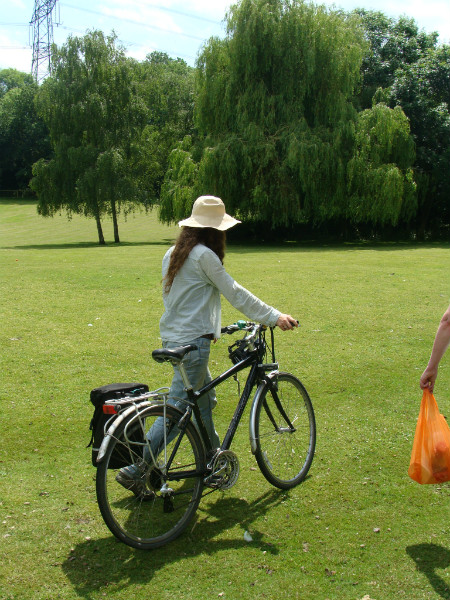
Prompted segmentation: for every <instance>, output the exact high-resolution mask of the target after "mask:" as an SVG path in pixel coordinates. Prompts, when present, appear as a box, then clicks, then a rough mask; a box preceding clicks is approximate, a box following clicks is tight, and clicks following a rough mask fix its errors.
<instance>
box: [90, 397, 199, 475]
mask: <svg viewBox="0 0 450 600" xmlns="http://www.w3.org/2000/svg"><path fill="white" fill-rule="evenodd" d="M149 406H155V402H141V403H140V404H139V411H136V407H135V406H130V407H129V408H127V409H126V410H125V411H124V412H123V413H121V414H120V415H118V417H117V418H116V419H114V421H113V422H112V424H111V426H110V427H109V428H108V431H107V432H106V434H105V437H104V438H103V441H102V443H101V444H100V449H99V451H98V454H97V460H96V462H97V463H100V462H101V461H102V460H103V459H104V457H105V454H106V451H107V449H108V445H109V442H110V441H111V439H112V438H113V437H114V434H115V432H116V431H117V428H118V427H119V426H120V425H121V424H122V423H123V422H124V421H125V419H127V418H128V417H129V416H130V415H133V414H134V415H135V416H136V418H137V417H138V415H139V413H140V412H141V410H140V409H141V408H147V407H149ZM169 411H171V412H172V413H178V414H179V416H180V420H181V418H182V417H183V415H184V412H183V411H181V410H180V409H179V408H177V407H176V406H170V405H167V412H169ZM192 423H193V425H194V426H195V423H194V422H192ZM200 439H201V438H200Z"/></svg>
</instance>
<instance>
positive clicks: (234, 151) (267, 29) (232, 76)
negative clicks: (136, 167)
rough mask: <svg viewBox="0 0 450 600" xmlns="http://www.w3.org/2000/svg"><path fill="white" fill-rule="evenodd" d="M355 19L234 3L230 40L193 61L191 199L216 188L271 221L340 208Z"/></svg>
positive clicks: (271, 0) (238, 209)
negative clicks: (194, 174) (194, 170)
mask: <svg viewBox="0 0 450 600" xmlns="http://www.w3.org/2000/svg"><path fill="white" fill-rule="evenodd" d="M358 23H359V22H358V20H357V19H356V18H355V17H354V16H348V15H347V16H346V15H344V14H341V13H338V12H335V11H328V10H327V9H326V8H325V7H323V6H319V7H316V6H313V5H310V4H306V3H304V2H302V1H300V0H291V1H287V0H242V1H241V2H240V3H238V4H236V5H234V6H232V7H231V9H230V12H229V14H228V15H227V35H226V38H225V39H223V40H219V39H216V38H212V39H211V40H209V42H208V43H207V44H206V45H205V47H204V48H203V51H202V53H201V54H200V56H199V59H198V65H197V66H198V69H197V96H196V124H197V128H198V131H199V134H200V136H201V147H202V154H201V159H200V161H199V166H198V178H197V185H196V186H195V187H194V189H193V190H192V197H193V196H195V194H196V193H198V192H199V191H202V192H204V193H206V192H207V193H215V194H218V195H220V196H221V197H222V198H223V199H224V200H225V202H226V204H227V209H228V208H229V209H230V210H231V211H232V212H234V213H235V214H237V215H239V216H240V217H241V218H245V219H252V220H254V221H260V222H261V221H264V222H270V223H271V224H272V226H284V225H287V224H290V223H296V222H297V223H298V222H304V221H314V222H321V221H322V220H324V219H326V218H329V217H330V216H331V215H335V214H340V213H342V212H343V210H344V208H343V207H344V198H345V194H346V164H347V161H348V159H349V157H350V156H351V154H352V149H353V136H354V120H355V117H356V112H355V109H354V108H353V106H352V103H351V98H352V96H353V94H354V92H355V89H356V87H357V85H358V83H359V79H360V66H361V61H362V57H363V55H364V49H365V42H364V40H363V34H362V30H361V29H360V27H359V24H358ZM169 189H172V190H175V189H176V184H175V185H172V186H169ZM164 201H165V202H166V204H167V203H168V202H169V201H170V197H169V198H166V197H165V198H164ZM176 208H177V207H176V206H174V207H173V217H174V218H178V217H180V216H181V215H180V214H177V212H176Z"/></svg>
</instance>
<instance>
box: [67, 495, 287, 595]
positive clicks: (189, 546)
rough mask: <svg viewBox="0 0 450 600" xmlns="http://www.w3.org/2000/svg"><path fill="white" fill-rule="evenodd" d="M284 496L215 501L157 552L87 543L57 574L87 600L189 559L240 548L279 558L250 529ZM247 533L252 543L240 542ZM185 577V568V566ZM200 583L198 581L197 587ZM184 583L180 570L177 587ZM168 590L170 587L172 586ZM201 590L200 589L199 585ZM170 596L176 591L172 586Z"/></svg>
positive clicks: (102, 541) (271, 546)
mask: <svg viewBox="0 0 450 600" xmlns="http://www.w3.org/2000/svg"><path fill="white" fill-rule="evenodd" d="M286 493H287V492H286V491H281V490H270V491H268V492H266V493H265V494H263V495H262V496H260V497H259V498H256V500H254V501H252V502H247V501H246V500H244V499H242V498H225V497H222V498H217V499H216V501H214V500H213V502H212V504H211V505H209V506H208V507H206V508H202V505H200V508H199V510H198V511H197V514H196V516H195V518H194V519H193V521H192V522H191V523H190V524H189V525H188V527H187V529H186V530H185V532H184V533H182V534H181V536H180V537H179V538H178V539H176V540H175V541H174V542H172V543H170V544H168V545H167V546H163V547H162V548H158V549H156V550H151V551H148V550H135V549H133V548H130V547H128V546H126V545H125V544H122V543H121V542H119V541H117V540H116V539H115V538H114V537H113V536H112V535H110V536H109V537H107V538H103V539H98V540H88V541H85V542H82V543H81V544H78V545H77V546H76V547H75V548H73V549H72V551H71V553H70V555H69V556H68V557H67V559H66V560H65V561H64V562H63V564H62V570H63V572H64V573H65V575H66V577H67V578H68V580H69V581H70V582H71V583H72V586H73V588H74V589H75V590H76V592H77V594H78V595H79V596H82V597H84V598H86V599H90V598H92V597H93V595H95V597H98V591H99V590H102V589H107V587H108V586H109V585H114V593H118V592H120V590H125V589H126V588H127V587H128V586H129V585H130V584H132V585H139V584H140V585H145V584H147V583H149V582H150V581H151V580H152V578H153V575H154V573H155V572H157V571H158V570H159V569H161V568H162V567H164V566H165V565H167V564H169V563H173V562H177V561H180V560H186V559H189V558H190V557H193V556H199V555H203V554H204V555H205V556H213V555H214V554H215V553H216V552H220V551H224V550H228V549H232V550H240V549H241V548H244V547H249V546H250V547H255V546H256V547H257V548H259V549H261V551H263V550H265V551H266V552H267V553H268V554H278V552H279V550H278V548H277V547H276V546H274V544H271V543H269V542H265V541H264V539H263V534H261V533H258V532H257V531H255V529H254V528H252V526H251V524H252V523H253V521H255V520H256V519H258V518H260V517H261V516H263V515H264V514H266V512H267V511H268V510H269V509H270V510H271V509H273V508H276V507H277V506H278V505H279V504H280V503H281V502H282V501H283V500H284V499H285V498H286ZM236 523H239V524H240V526H241V527H242V530H241V531H240V533H239V537H237V538H236V537H235V538H232V539H217V537H218V536H219V535H220V534H221V533H222V532H224V531H226V530H228V529H231V528H233V527H235V525H236ZM248 529H251V531H252V537H253V541H252V542H250V543H249V542H246V541H245V540H244V531H246V530H248ZM184 568H185V569H186V573H189V567H188V566H187V567H186V566H185V567H184ZM201 579H202V577H199V582H200V581H201ZM185 583H186V578H185V577H184V575H183V572H182V571H181V570H180V573H179V583H178V584H177V585H180V586H183V585H185ZM171 585H172V584H171ZM199 585H200V583H199ZM174 591H175V586H174Z"/></svg>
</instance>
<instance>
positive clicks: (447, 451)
mask: <svg viewBox="0 0 450 600" xmlns="http://www.w3.org/2000/svg"><path fill="white" fill-rule="evenodd" d="M408 475H409V476H410V477H411V479H414V481H417V483H422V484H424V483H442V482H444V481H450V429H449V427H448V425H447V422H446V420H445V418H444V417H443V415H441V414H440V413H439V408H438V405H437V403H436V400H435V398H434V396H433V394H432V393H431V392H430V390H429V389H428V388H425V389H424V392H423V397H422V403H421V405H420V412H419V418H418V419H417V426H416V433H415V436H414V443H413V448H412V453H411V461H410V464H409V469H408Z"/></svg>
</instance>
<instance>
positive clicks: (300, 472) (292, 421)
mask: <svg viewBox="0 0 450 600" xmlns="http://www.w3.org/2000/svg"><path fill="white" fill-rule="evenodd" d="M255 402H256V403H255V407H254V411H253V410H252V421H251V427H252V429H253V433H252V435H253V436H254V443H255V447H256V450H255V458H256V460H257V462H258V466H259V468H260V470H261V472H262V474H263V475H264V477H265V478H266V479H267V481H269V483H271V484H272V485H274V486H276V487H278V488H281V489H289V488H292V487H294V486H296V485H298V484H299V483H300V482H301V481H303V479H304V478H305V477H306V474H307V473H308V471H309V468H310V466H311V463H312V460H313V457H314V449H315V445H316V422H315V418H314V410H313V407H312V404H311V400H310V398H309V396H308V392H307V391H306V389H305V388H304V386H303V384H302V383H301V381H300V380H299V379H297V378H296V377H294V375H291V374H290V373H279V374H278V375H276V376H274V377H273V378H271V385H269V384H267V383H266V384H263V386H262V389H261V390H259V392H258V395H257V398H256V399H255Z"/></svg>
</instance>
